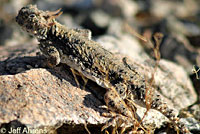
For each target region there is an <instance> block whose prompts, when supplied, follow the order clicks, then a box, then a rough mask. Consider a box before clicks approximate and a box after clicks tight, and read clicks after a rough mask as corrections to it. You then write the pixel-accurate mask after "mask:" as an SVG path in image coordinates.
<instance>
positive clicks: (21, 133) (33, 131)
mask: <svg viewBox="0 0 200 134" xmlns="http://www.w3.org/2000/svg"><path fill="white" fill-rule="evenodd" d="M0 133H1V134H5V133H8V134H27V133H30V134H38V133H41V134H46V133H47V130H46V129H45V128H44V129H42V128H41V129H40V128H28V127H16V128H12V127H10V128H4V127H2V128H0Z"/></svg>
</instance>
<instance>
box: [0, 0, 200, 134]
mask: <svg viewBox="0 0 200 134" xmlns="http://www.w3.org/2000/svg"><path fill="white" fill-rule="evenodd" d="M30 3H31V4H37V6H38V7H39V8H40V9H43V10H51V11H54V10H56V9H58V8H62V11H63V14H62V15H61V16H60V17H59V18H58V21H59V22H61V23H62V24H64V25H66V26H68V27H71V28H77V27H79V28H87V29H90V30H91V31H92V35H93V39H94V40H96V41H97V42H99V43H101V44H102V45H103V46H104V48H106V49H108V50H109V51H112V52H113V53H116V56H119V58H121V57H124V56H126V57H128V59H129V61H128V62H129V63H130V64H135V65H136V66H137V67H138V68H137V70H138V71H139V72H140V73H141V74H143V75H144V76H145V77H146V78H147V80H149V79H150V78H151V74H152V72H153V69H154V68H155V66H154V65H155V58H154V55H153V50H152V48H151V46H150V45H149V43H146V42H144V41H142V40H141V39H139V38H138V37H136V34H135V33H139V34H141V35H143V36H144V37H145V38H148V39H151V40H152V42H154V39H153V38H152V35H153V34H154V33H156V32H161V33H163V35H164V38H163V40H162V42H161V45H160V53H161V61H160V64H159V68H158V70H157V72H156V73H155V85H154V86H155V88H156V90H157V91H158V92H159V93H160V94H161V95H162V96H163V99H165V101H166V102H167V104H168V105H169V106H171V107H173V108H175V109H176V110H177V114H178V115H179V117H181V122H183V123H184V124H185V125H186V126H187V127H188V128H189V129H190V131H191V133H193V134H198V133H200V71H199V72H198V69H199V67H200V23H199V22H200V9H199V6H200V2H199V1H198V0H185V1H183V0H174V1H171V0H143V1H140V0H57V1H52V0H45V1H40V0H34V1H31V0H20V1H17V0H3V1H2V2H1V4H0V11H1V14H0V31H1V32H0V133H9V131H11V128H12V130H13V131H12V132H13V133H17V132H18V133H22V132H23V131H24V132H27V133H55V134H56V133H58V134H60V133H61V134H71V133H74V134H76V133H83V134H84V133H88V132H87V129H86V127H85V126H86V125H87V128H88V130H89V131H90V133H92V134H93V133H104V132H101V127H102V126H103V125H104V124H105V123H106V121H108V120H109V118H105V117H103V116H101V114H102V112H106V110H105V109H103V108H102V107H101V106H103V105H105V103H104V101H103V95H104V93H105V89H103V88H101V87H99V86H97V84H96V83H94V82H92V81H89V82H88V84H87V86H86V89H83V87H82V86H81V87H80V88H78V87H77V85H76V82H75V80H74V78H73V75H72V73H71V71H70V69H69V67H68V66H66V65H59V66H57V67H56V68H54V69H50V68H48V67H47V66H46V64H45V60H46V59H45V58H44V56H42V54H41V53H40V51H39V49H38V47H37V44H38V42H37V40H36V39H34V38H33V37H31V36H29V35H28V34H27V33H25V32H23V31H22V30H21V29H20V27H19V26H18V25H17V24H16V22H15V16H16V15H17V13H18V10H19V9H20V8H21V7H23V6H24V5H27V4H30ZM127 24H128V25H127ZM136 31H137V32H136ZM194 69H195V70H196V71H197V73H194ZM79 81H80V83H82V84H83V81H82V80H81V78H80V80H79ZM137 110H138V111H137V113H138V114H139V116H140V117H142V116H143V114H144V112H145V109H144V108H141V107H138V108H137ZM143 124H144V126H145V127H147V128H149V129H151V130H152V131H153V133H155V134H165V133H170V134H171V133H172V134H173V133H176V132H175V131H174V129H173V128H172V127H171V126H170V122H169V121H168V120H167V119H166V118H165V117H164V116H163V115H162V114H160V113H158V112H157V111H155V110H150V111H149V113H148V115H147V116H146V117H145V119H144V121H143ZM28 130H29V132H28Z"/></svg>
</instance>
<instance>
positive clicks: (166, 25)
mask: <svg viewBox="0 0 200 134" xmlns="http://www.w3.org/2000/svg"><path fill="white" fill-rule="evenodd" d="M27 4H36V5H37V6H38V8H39V9H42V10H50V11H55V10H57V9H59V8H62V11H63V15H61V16H60V17H58V21H59V22H61V23H62V24H64V25H66V26H68V27H71V28H75V27H76V28H77V27H80V28H87V29H90V30H91V31H92V35H93V38H95V37H98V36H102V35H112V36H120V34H123V33H124V32H127V33H130V32H131V31H133V30H134V31H137V33H139V34H141V35H144V36H145V37H149V38H152V35H153V34H154V33H156V32H161V33H163V34H164V38H163V41H162V43H161V46H160V52H161V58H164V59H167V60H170V61H173V62H176V63H177V64H180V65H182V66H183V67H184V68H185V70H186V71H187V73H188V74H189V75H190V77H191V79H192V80H193V84H194V86H195V88H196V89H200V84H199V83H200V82H199V80H197V79H196V75H195V74H193V73H192V68H193V66H194V65H196V69H198V67H199V66H200V55H199V53H200V8H199V7H200V1H199V0H56V1H55V0H1V3H0V50H3V49H4V46H7V47H8V46H9V47H10V46H11V47H12V46H17V45H20V44H22V43H24V42H27V41H31V40H35V39H33V38H32V37H31V36H29V35H28V34H27V33H25V32H23V31H22V30H21V29H20V27H19V26H18V25H17V24H16V22H15V16H16V15H17V13H18V11H19V9H20V8H22V7H23V6H25V5H27ZM126 24H129V27H125V25H126ZM133 36H134V35H133ZM138 40H139V39H138ZM141 45H143V47H144V49H145V50H146V51H147V52H149V54H150V55H151V52H152V50H151V48H150V47H148V46H147V45H144V43H141ZM27 47H28V46H27ZM1 52H2V51H1ZM0 55H3V54H0ZM199 73H200V71H199Z"/></svg>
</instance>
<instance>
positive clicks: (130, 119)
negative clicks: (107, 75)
mask: <svg viewBox="0 0 200 134" xmlns="http://www.w3.org/2000/svg"><path fill="white" fill-rule="evenodd" d="M104 100H105V103H106V105H107V109H108V110H109V111H110V113H103V116H107V117H108V116H110V117H113V118H112V119H111V120H109V121H108V122H107V123H106V125H104V126H103V127H102V131H103V130H104V129H106V128H108V127H110V126H114V127H115V129H117V128H118V127H120V128H121V131H120V133H124V132H125V131H126V129H127V128H128V127H131V126H132V125H133V124H134V123H135V118H134V114H133V113H132V111H131V109H130V108H129V107H128V106H127V105H126V103H125V102H124V100H123V99H122V98H121V97H120V96H119V94H118V92H117V91H116V89H114V87H111V88H110V89H109V90H107V92H106V94H105V95H104ZM114 131H116V130H114Z"/></svg>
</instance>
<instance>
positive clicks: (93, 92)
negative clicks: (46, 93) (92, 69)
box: [48, 63, 106, 114]
mask: <svg viewBox="0 0 200 134" xmlns="http://www.w3.org/2000/svg"><path fill="white" fill-rule="evenodd" d="M48 71H49V72H50V73H51V74H52V75H54V76H56V77H57V78H59V79H60V80H62V79H64V80H66V81H67V82H69V83H70V84H71V85H72V86H74V87H76V88H80V89H81V90H85V91H87V92H90V93H89V94H87V95H85V96H84V100H83V102H82V103H83V105H84V106H85V107H88V108H92V109H94V110H95V111H97V112H99V113H100V114H101V113H103V112H106V110H105V109H103V108H101V107H100V106H102V105H105V102H104V94H105V92H106V89H104V88H102V87H100V86H98V85H97V84H96V83H95V82H93V81H91V80H88V82H87V84H86V86H85V87H84V86H83V85H84V81H83V80H82V78H81V77H80V76H76V77H77V80H78V82H79V84H80V87H78V85H77V83H76V81H75V78H74V76H73V74H72V72H71V70H70V67H69V66H67V65H65V64H62V63H61V64H59V65H58V66H57V67H56V68H54V69H48Z"/></svg>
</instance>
